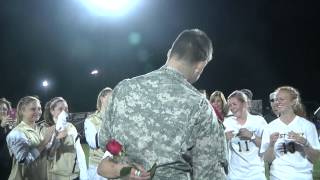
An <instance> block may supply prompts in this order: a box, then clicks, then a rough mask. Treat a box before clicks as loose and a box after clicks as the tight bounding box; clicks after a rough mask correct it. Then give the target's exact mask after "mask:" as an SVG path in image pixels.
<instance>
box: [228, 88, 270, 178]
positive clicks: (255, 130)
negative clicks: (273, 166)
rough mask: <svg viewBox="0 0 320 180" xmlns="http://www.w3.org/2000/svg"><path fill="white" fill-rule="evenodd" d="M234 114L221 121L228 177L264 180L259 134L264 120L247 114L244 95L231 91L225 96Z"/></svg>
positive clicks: (263, 125)
mask: <svg viewBox="0 0 320 180" xmlns="http://www.w3.org/2000/svg"><path fill="white" fill-rule="evenodd" d="M228 105H229V109H230V111H231V112H232V114H233V116H230V117H228V118H226V119H225V120H224V122H223V125H224V126H225V128H226V129H225V134H226V138H227V142H228V145H229V146H228V148H229V168H228V170H229V173H228V178H227V179H228V180H233V179H237V180H246V179H251V180H264V179H266V177H265V173H264V169H265V168H264V161H263V158H262V157H261V156H260V154H259V148H260V143H261V136H262V132H263V129H264V127H265V126H266V124H267V122H266V121H265V119H264V118H263V117H262V116H258V115H253V114H250V113H249V108H248V99H247V96H246V95H245V94H244V93H243V92H241V91H238V90H237V91H234V92H233V93H231V94H230V95H229V97H228Z"/></svg>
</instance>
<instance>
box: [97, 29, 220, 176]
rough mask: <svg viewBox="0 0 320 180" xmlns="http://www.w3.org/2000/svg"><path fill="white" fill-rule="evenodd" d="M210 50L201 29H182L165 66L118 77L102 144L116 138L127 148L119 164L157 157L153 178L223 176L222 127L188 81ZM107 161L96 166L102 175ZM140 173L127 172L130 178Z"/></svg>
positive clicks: (147, 166) (147, 162) (146, 166)
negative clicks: (131, 75) (132, 75)
mask: <svg viewBox="0 0 320 180" xmlns="http://www.w3.org/2000/svg"><path fill="white" fill-rule="evenodd" d="M212 53H213V47H212V43H211V40H210V39H209V38H208V36H207V35H206V34H205V33H204V32H202V31H201V30H198V29H192V30H185V31H183V32H182V33H181V34H180V35H179V36H178V37H177V39H176V40H175V42H174V43H173V45H172V47H171V49H170V50H169V52H168V59H167V62H166V64H165V65H164V66H163V67H161V68H160V69H158V70H155V71H153V72H151V73H148V74H145V75H142V76H138V77H135V78H132V79H126V80H123V81H121V82H120V83H119V84H118V85H117V86H116V87H115V89H114V91H113V94H112V97H111V101H110V104H109V105H108V107H107V110H106V114H105V117H104V119H103V123H102V126H101V129H100V132H99V143H100V147H105V145H106V143H107V142H108V141H109V140H110V139H116V140H117V141H118V142H120V143H121V144H122V145H123V146H124V147H125V157H124V158H122V160H123V159H125V160H126V161H125V162H124V161H121V163H137V164H140V165H141V166H142V167H144V169H150V168H151V166H152V165H153V164H154V163H155V162H156V163H157V169H156V173H155V176H154V177H153V179H156V180H158V179H159V180H160V179H173V180H188V179H195V180H204V179H210V180H211V179H215V180H220V179H225V174H224V172H223V168H222V166H221V162H224V161H225V159H226V149H225V145H226V142H225V136H224V133H223V129H222V128H221V127H220V126H219V124H218V121H217V117H216V115H215V113H214V111H213V110H212V107H211V105H210V103H209V101H208V100H207V99H206V98H205V97H203V96H202V95H201V93H200V92H199V91H198V90H197V89H196V88H194V87H193V86H192V85H191V83H194V82H196V81H197V80H198V78H199V77H200V75H201V73H202V71H203V69H204V67H205V66H206V65H207V63H208V62H209V61H210V60H211V58H212ZM106 161H109V160H108V159H104V160H103V161H102V162H101V163H100V166H99V168H98V171H99V173H100V174H101V175H104V176H106V177H110V176H109V175H108V174H103V173H104V169H105V168H111V167H106V166H104V165H106V164H107V162H106ZM121 163H119V164H121ZM115 169H116V168H115ZM140 170H141V171H142V173H141V174H144V173H145V171H144V170H143V169H140ZM118 174H119V172H118ZM139 174H140V173H131V175H130V177H131V176H137V175H139ZM132 179H139V177H133V178H132ZM142 179H143V178H142Z"/></svg>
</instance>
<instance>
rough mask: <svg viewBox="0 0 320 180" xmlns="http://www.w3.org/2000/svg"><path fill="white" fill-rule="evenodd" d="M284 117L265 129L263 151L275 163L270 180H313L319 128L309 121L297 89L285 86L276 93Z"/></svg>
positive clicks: (318, 150) (270, 161)
mask: <svg viewBox="0 0 320 180" xmlns="http://www.w3.org/2000/svg"><path fill="white" fill-rule="evenodd" d="M275 101H276V102H275V103H276V107H277V110H278V113H279V114H280V117H278V118H277V119H275V120H273V121H272V122H270V123H269V124H268V125H267V127H266V128H265V130H264V133H263V136H262V142H261V149H260V152H261V153H263V154H264V159H265V160H266V161H267V162H269V163H272V164H271V167H270V179H271V180H278V179H280V180H281V179H286V180H294V179H299V180H300V179H301V180H302V179H303V180H305V179H306V180H309V179H310V180H311V179H312V170H313V164H314V163H315V161H316V160H317V159H319V157H320V144H319V140H318V135H317V130H316V127H315V125H314V124H313V123H312V122H310V121H308V120H307V119H305V114H306V113H305V110H304V108H303V105H302V103H301V98H300V94H299V92H298V90H297V89H295V88H293V87H290V86H282V87H279V88H277V90H276V99H275Z"/></svg>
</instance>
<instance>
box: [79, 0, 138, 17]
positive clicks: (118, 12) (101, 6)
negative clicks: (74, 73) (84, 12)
mask: <svg viewBox="0 0 320 180" xmlns="http://www.w3.org/2000/svg"><path fill="white" fill-rule="evenodd" d="M80 1H81V2H82V3H83V4H84V5H85V6H86V7H87V8H88V9H89V10H90V11H91V12H93V13H94V14H96V15H98V16H123V15H125V14H127V13H128V12H129V11H130V10H131V9H132V8H134V7H135V6H136V5H137V4H138V2H139V1H140V0H80Z"/></svg>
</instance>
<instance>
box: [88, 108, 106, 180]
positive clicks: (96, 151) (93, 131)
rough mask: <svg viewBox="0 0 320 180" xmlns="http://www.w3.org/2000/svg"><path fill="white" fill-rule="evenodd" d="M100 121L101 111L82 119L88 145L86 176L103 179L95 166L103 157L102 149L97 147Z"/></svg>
mask: <svg viewBox="0 0 320 180" xmlns="http://www.w3.org/2000/svg"><path fill="white" fill-rule="evenodd" d="M101 123H102V117H101V112H95V113H94V114H92V115H90V116H89V117H88V118H87V119H86V120H85V121H84V130H85V136H86V141H87V143H88V145H89V147H90V151H89V167H88V177H89V178H90V179H91V180H105V179H106V178H104V177H102V176H99V175H98V174H97V167H98V165H99V163H100V161H101V159H102V157H103V154H104V153H103V151H102V149H100V148H99V143H98V132H99V129H100V126H101Z"/></svg>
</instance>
